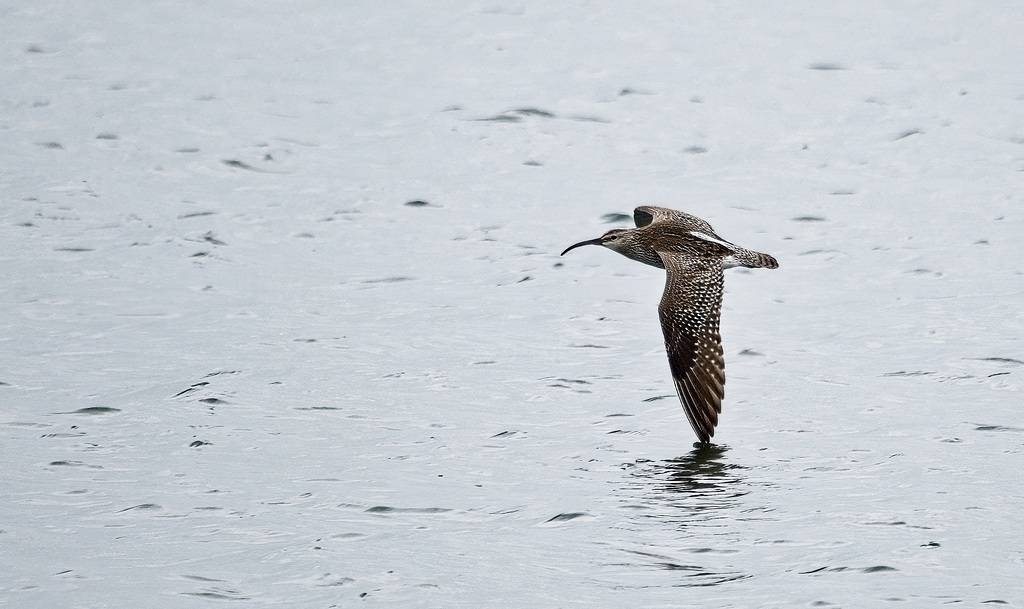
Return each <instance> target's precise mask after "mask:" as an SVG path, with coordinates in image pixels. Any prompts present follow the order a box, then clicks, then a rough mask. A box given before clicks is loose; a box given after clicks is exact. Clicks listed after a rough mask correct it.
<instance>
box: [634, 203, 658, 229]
mask: <svg viewBox="0 0 1024 609" xmlns="http://www.w3.org/2000/svg"><path fill="white" fill-rule="evenodd" d="M633 222H635V223H636V227H637V228H642V227H644V226H647V225H648V224H650V223H651V222H654V214H652V213H650V212H648V211H644V209H643V208H642V207H637V208H636V209H634V210H633Z"/></svg>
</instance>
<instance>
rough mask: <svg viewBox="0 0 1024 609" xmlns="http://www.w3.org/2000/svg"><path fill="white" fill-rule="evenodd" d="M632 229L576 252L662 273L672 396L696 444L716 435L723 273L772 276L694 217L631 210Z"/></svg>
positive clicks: (721, 390) (721, 386)
mask: <svg viewBox="0 0 1024 609" xmlns="http://www.w3.org/2000/svg"><path fill="white" fill-rule="evenodd" d="M633 219H634V221H635V222H636V228H633V229H613V230H610V231H608V232H607V233H605V234H604V235H602V236H601V237H599V238H597V239H591V240H589V241H581V242H580V243H577V244H575V245H572V246H570V247H569V248H567V249H566V250H565V251H564V252H562V254H563V255H564V254H565V253H566V252H568V251H569V250H571V249H573V248H576V247H579V246H581V245H602V246H604V247H607V248H608V249H611V250H614V251H616V252H619V253H620V254H622V255H623V256H626V257H627V258H630V259H632V260H636V261H638V262H643V263H644V264H649V265H651V266H656V267H658V268H663V269H665V271H666V280H665V293H664V294H663V295H662V297H661V304H659V305H658V314H659V317H660V318H661V329H662V333H663V334H664V336H665V350H666V351H667V353H668V361H669V367H670V369H671V371H672V378H673V380H674V381H675V386H676V393H677V394H678V396H679V401H680V402H682V404H683V409H684V410H685V411H686V417H687V419H689V421H690V425H691V426H692V427H693V431H694V433H696V434H697V437H698V438H700V441H701V443H707V442H709V441H710V440H711V437H712V436H714V435H715V426H716V425H717V424H718V415H719V413H721V412H722V398H723V397H724V396H725V358H724V357H723V351H722V337H721V335H720V334H719V332H718V323H719V319H720V317H721V312H722V289H723V283H724V274H723V271H724V270H725V269H727V268H731V267H734V266H745V267H750V268H769V269H774V268H778V266H779V263H778V262H776V261H775V259H774V258H772V257H771V256H769V255H767V254H761V253H758V252H754V251H751V250H747V249H743V248H741V247H739V246H736V245H733V244H732V243H729V242H728V241H726V240H725V239H722V238H721V237H719V236H718V235H716V234H715V231H714V229H712V228H711V225H710V224H708V223H707V222H705V221H704V220H701V219H700V218H698V217H696V216H691V215H690V214H686V213H683V212H680V211H675V210H672V209H665V208H663V207H650V206H644V207H637V208H636V210H634V212H633Z"/></svg>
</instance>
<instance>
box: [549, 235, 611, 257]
mask: <svg viewBox="0 0 1024 609" xmlns="http://www.w3.org/2000/svg"><path fill="white" fill-rule="evenodd" d="M581 245H601V238H600V237H598V238H597V239H588V240H586V241H580V242H579V243H576V244H575V245H570V246H569V247H567V248H565V252H562V253H561V254H559V256H564V255H565V254H566V252H568V251H569V250H574V249H576V248H577V247H579V246H581Z"/></svg>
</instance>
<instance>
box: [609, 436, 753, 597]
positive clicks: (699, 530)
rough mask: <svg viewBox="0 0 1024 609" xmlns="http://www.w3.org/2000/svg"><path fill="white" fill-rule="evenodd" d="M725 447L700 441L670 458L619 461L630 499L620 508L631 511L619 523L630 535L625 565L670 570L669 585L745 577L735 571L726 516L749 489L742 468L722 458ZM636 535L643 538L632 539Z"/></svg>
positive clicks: (735, 512) (739, 509)
mask: <svg viewBox="0 0 1024 609" xmlns="http://www.w3.org/2000/svg"><path fill="white" fill-rule="evenodd" d="M728 450H729V448H728V447H727V446H721V445H704V446H698V447H696V448H695V449H694V450H693V451H691V452H689V453H687V454H685V455H683V456H681V457H677V458H675V459H667V460H665V461H645V460H639V461H637V462H635V463H628V464H625V465H624V468H625V469H626V470H627V471H628V472H629V474H630V477H631V481H630V484H629V485H628V486H627V489H628V490H627V493H628V494H629V495H631V497H629V498H628V499H627V504H626V505H624V506H623V507H625V508H627V509H633V510H636V511H635V516H634V517H633V518H632V519H631V520H633V524H632V526H629V525H627V526H626V527H624V528H629V529H632V530H633V534H634V535H635V537H634V538H633V539H631V540H630V542H632V543H627V544H625V547H623V548H622V549H623V550H624V551H625V552H627V553H628V554H629V555H631V556H633V560H630V561H628V562H627V563H626V564H633V565H636V566H643V567H647V568H651V567H653V568H655V569H659V570H662V569H664V570H669V571H673V572H675V573H677V574H678V575H681V576H682V577H681V578H674V581H673V582H672V583H671V584H669V585H671V586H679V587H700V586H715V585H721V584H726V583H728V582H734V581H738V580H743V579H747V578H748V577H750V575H748V574H744V573H742V572H739V571H736V570H735V563H734V558H735V556H733V555H734V554H735V553H737V552H738V551H739V550H738V549H737V548H736V547H735V543H734V542H735V541H736V538H737V537H736V532H735V531H732V527H731V523H732V520H730V519H731V518H732V519H739V518H740V517H741V513H743V512H745V511H746V510H745V509H744V505H743V503H744V501H743V497H744V496H745V495H747V494H748V493H749V492H750V487H749V484H747V482H746V481H745V479H744V476H743V472H744V470H745V469H746V468H744V467H743V466H742V465H738V464H735V463H729V462H728V460H727V459H726V458H725V455H726V453H727V452H728ZM624 490H626V489H624ZM665 524H669V525H672V526H669V527H665ZM639 539H643V542H641V543H639V544H638V543H635V542H636V541H638V540H639ZM630 546H632V547H630Z"/></svg>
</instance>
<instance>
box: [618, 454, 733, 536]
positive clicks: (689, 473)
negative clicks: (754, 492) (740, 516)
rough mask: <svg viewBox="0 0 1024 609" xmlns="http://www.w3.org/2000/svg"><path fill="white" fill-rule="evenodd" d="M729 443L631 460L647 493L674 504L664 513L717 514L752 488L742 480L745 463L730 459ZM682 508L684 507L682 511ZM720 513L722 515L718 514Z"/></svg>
mask: <svg viewBox="0 0 1024 609" xmlns="http://www.w3.org/2000/svg"><path fill="white" fill-rule="evenodd" d="M728 450H729V447H727V446H721V445H715V444H709V445H702V446H698V447H697V448H694V450H693V451H691V452H689V453H687V454H685V455H683V456H681V457H676V458H675V459H668V460H666V461H640V462H637V463H635V464H632V467H630V468H629V469H630V470H631V473H632V475H633V476H634V477H635V478H637V479H640V480H643V481H644V482H648V483H650V484H644V485H643V486H644V487H645V488H644V493H643V495H645V497H646V498H647V499H648V500H655V502H657V503H664V504H666V505H668V506H671V507H672V508H674V509H672V510H670V511H668V512H666V513H664V516H665V517H667V518H669V519H671V520H675V519H678V518H680V517H683V518H684V519H685V520H687V521H690V522H692V521H693V520H694V519H711V518H715V517H716V514H715V512H718V511H721V510H727V509H728V508H731V507H735V506H737V505H738V503H739V499H740V497H743V496H744V495H746V494H747V493H748V492H750V491H749V488H748V487H747V486H746V485H745V484H744V483H743V475H742V474H743V470H744V469H745V468H744V467H743V466H742V465H737V464H734V463H729V462H728V461H726V459H725V454H726V453H727V452H728ZM680 510H682V511H680ZM717 516H721V515H720V514H718V515H717Z"/></svg>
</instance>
